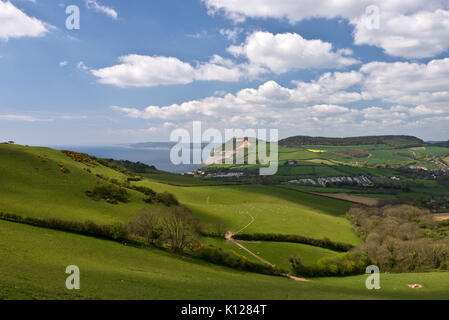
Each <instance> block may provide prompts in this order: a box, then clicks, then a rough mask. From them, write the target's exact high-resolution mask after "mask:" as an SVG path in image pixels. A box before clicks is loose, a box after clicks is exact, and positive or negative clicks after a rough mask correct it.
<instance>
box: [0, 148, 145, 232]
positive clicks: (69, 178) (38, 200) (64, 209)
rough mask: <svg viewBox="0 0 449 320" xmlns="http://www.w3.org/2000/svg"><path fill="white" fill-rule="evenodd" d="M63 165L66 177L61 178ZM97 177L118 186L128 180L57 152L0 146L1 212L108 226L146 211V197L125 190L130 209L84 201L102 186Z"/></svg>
mask: <svg viewBox="0 0 449 320" xmlns="http://www.w3.org/2000/svg"><path fill="white" fill-rule="evenodd" d="M61 165H62V166H64V167H65V168H67V169H68V170H69V173H63V172H62V171H61ZM87 170H90V172H88V171H87ZM96 174H99V175H101V176H103V177H109V178H114V179H117V180H120V181H122V180H125V179H126V176H125V175H124V174H122V173H120V172H117V171H115V170H112V169H110V168H108V167H105V166H103V165H100V164H98V165H95V166H94V165H87V164H85V163H81V162H77V161H74V160H73V159H71V158H70V157H68V156H67V155H65V154H64V153H62V152H61V151H57V150H52V149H48V148H35V147H25V146H20V145H7V144H0V177H1V183H0V194H1V195H2V196H1V197H0V211H3V212H10V213H14V214H18V215H24V216H31V217H43V218H61V219H68V220H81V221H85V220H92V221H94V222H99V223H111V222H114V221H122V222H123V221H127V220H129V218H130V217H131V216H132V215H133V214H135V213H136V212H138V211H140V210H142V209H143V208H145V207H146V206H148V205H147V204H145V203H144V202H143V201H142V200H143V198H144V195H143V194H141V193H139V192H135V191H132V190H129V196H130V201H129V202H128V203H119V204H117V205H111V204H109V203H107V202H106V201H94V200H92V199H90V198H88V197H87V196H86V194H85V193H86V191H87V190H90V189H91V188H92V187H94V186H95V185H96V184H97V183H104V180H103V179H101V178H99V177H97V176H96Z"/></svg>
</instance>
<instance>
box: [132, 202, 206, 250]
mask: <svg viewBox="0 0 449 320" xmlns="http://www.w3.org/2000/svg"><path fill="white" fill-rule="evenodd" d="M129 231H130V233H131V235H133V236H137V237H140V238H143V239H144V240H145V242H146V244H147V245H148V246H166V247H168V248H169V249H170V250H171V251H172V252H174V253H177V254H182V253H183V252H184V249H185V248H186V247H187V246H191V245H194V244H195V243H197V242H198V239H199V232H200V231H199V222H198V220H197V219H196V218H195V217H194V215H193V214H192V212H191V211H190V210H189V209H188V208H187V207H184V206H173V207H170V208H168V209H165V210H162V209H161V208H153V209H147V210H144V211H141V212H140V213H138V214H136V215H135V216H134V218H133V220H132V222H131V223H130V224H129Z"/></svg>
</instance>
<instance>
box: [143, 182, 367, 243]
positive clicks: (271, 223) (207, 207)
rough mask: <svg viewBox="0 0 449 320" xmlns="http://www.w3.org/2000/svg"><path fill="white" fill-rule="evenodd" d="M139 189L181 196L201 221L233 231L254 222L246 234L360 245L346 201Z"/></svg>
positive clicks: (269, 190)
mask: <svg viewBox="0 0 449 320" xmlns="http://www.w3.org/2000/svg"><path fill="white" fill-rule="evenodd" d="M136 185H141V186H146V187H150V188H152V189H154V190H156V191H158V192H163V191H168V192H170V193H173V194H176V196H177V197H178V199H179V200H180V201H181V203H183V204H185V205H187V206H188V207H189V208H190V209H191V210H192V211H193V212H194V213H195V215H196V216H197V217H198V218H200V219H201V220H203V221H206V222H216V221H222V222H223V223H224V224H225V225H226V226H227V227H228V228H229V229H231V230H233V231H239V230H240V229H241V228H243V227H244V226H246V225H248V224H249V223H250V222H251V220H252V219H253V218H254V222H253V223H252V224H251V225H249V226H248V228H247V229H245V233H255V232H261V233H284V234H299V235H303V236H308V237H314V238H324V237H328V238H329V239H331V240H334V241H341V242H346V243H353V244H358V243H359V241H360V240H359V239H358V238H357V236H356V235H355V234H354V233H353V232H352V230H351V226H350V223H349V221H347V220H346V219H345V218H343V217H340V216H342V215H344V214H345V213H346V211H347V209H348V208H349V206H350V205H351V204H350V203H349V202H346V201H341V200H335V199H329V198H326V197H320V196H315V195H309V194H306V193H302V192H297V191H290V190H288V191H286V190H285V189H282V188H278V187H273V186H261V185H242V186H209V187H178V186H171V185H166V184H162V183H157V182H153V181H148V180H144V181H139V182H136Z"/></svg>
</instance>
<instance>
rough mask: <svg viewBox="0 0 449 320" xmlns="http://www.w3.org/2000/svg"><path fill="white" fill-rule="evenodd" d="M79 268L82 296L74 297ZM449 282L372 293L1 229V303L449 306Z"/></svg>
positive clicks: (344, 282) (389, 281)
mask: <svg viewBox="0 0 449 320" xmlns="http://www.w3.org/2000/svg"><path fill="white" fill-rule="evenodd" d="M36 244H38V245H36ZM73 264H75V265H77V266H79V268H80V271H81V290H76V291H68V290H66V288H65V279H66V277H67V275H66V274H65V268H66V267H67V266H68V265H73ZM448 275H449V274H448V273H447V272H438V273H422V274H385V275H384V274H383V275H381V287H382V289H381V290H378V291H370V290H367V289H366V288H365V280H366V276H355V277H346V278H320V279H314V280H313V281H310V282H297V281H293V280H290V279H286V278H281V277H274V276H264V275H259V274H254V273H246V272H240V271H236V270H233V269H229V268H225V267H219V266H216V265H211V264H208V263H204V262H201V261H194V260H190V259H180V258H177V257H176V256H173V255H171V254H168V253H165V252H163V251H160V250H153V249H139V248H134V247H127V246H124V245H121V244H119V243H116V242H110V241H105V240H99V239H95V238H90V237H85V236H80V235H75V234H70V233H64V232H59V231H53V230H48V229H40V228H36V227H31V226H26V225H21V224H15V223H10V222H4V221H0V299H448V298H449V282H447V281H446V280H447V279H448ZM413 283H419V284H422V285H423V288H422V289H419V290H417V289H410V288H409V287H408V286H407V284H413Z"/></svg>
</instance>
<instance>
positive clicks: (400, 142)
mask: <svg viewBox="0 0 449 320" xmlns="http://www.w3.org/2000/svg"><path fill="white" fill-rule="evenodd" d="M379 144H385V145H388V146H392V147H408V146H410V147H415V146H422V145H424V144H425V142H424V141H423V140H421V139H419V138H417V137H413V136H405V135H397V136H395V135H388V136H365V137H348V138H326V137H309V136H294V137H289V138H286V139H282V140H280V141H279V145H281V146H284V147H300V146H304V145H325V146H326V145H327V146H355V145H379Z"/></svg>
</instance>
